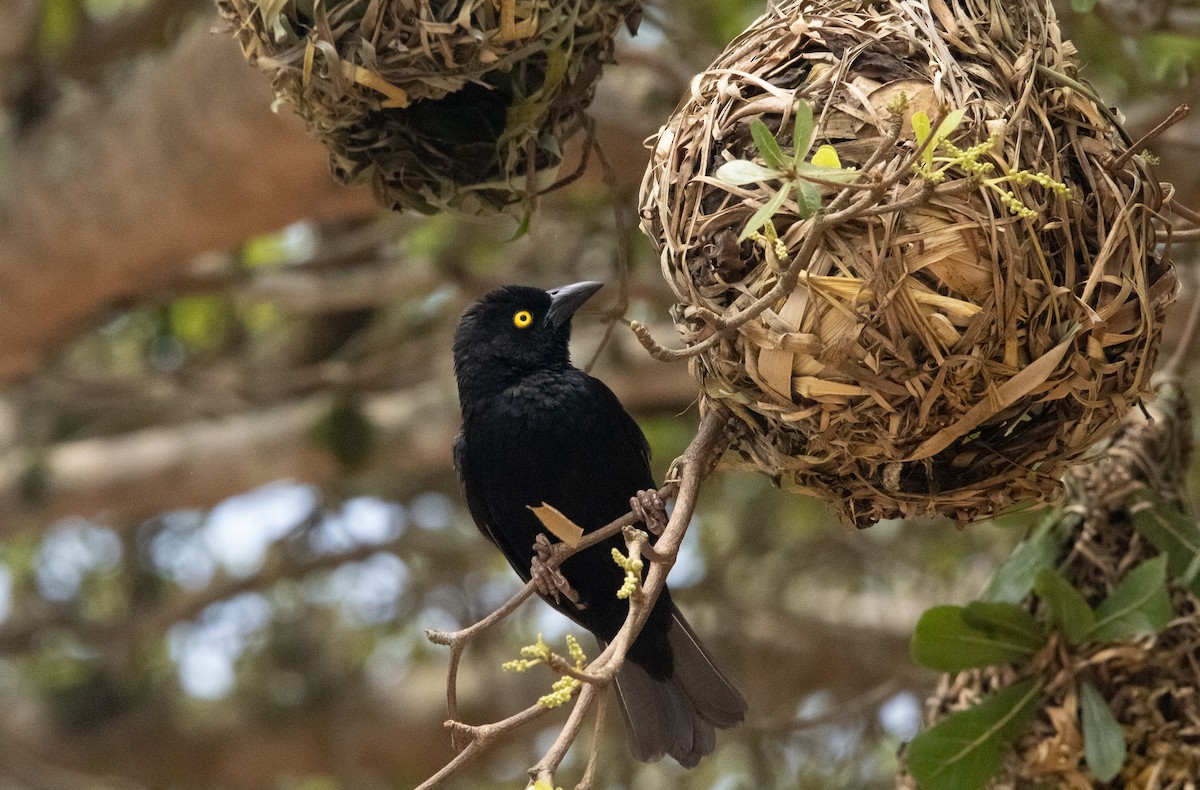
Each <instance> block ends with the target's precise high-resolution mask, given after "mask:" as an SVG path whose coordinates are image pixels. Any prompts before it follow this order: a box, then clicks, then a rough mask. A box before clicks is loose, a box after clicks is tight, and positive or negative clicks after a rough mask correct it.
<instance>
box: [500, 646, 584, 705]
mask: <svg viewBox="0 0 1200 790" xmlns="http://www.w3.org/2000/svg"><path fill="white" fill-rule="evenodd" d="M567 654H568V655H570V657H571V660H572V661H573V662H574V668H575V669H576V670H577V671H583V668H584V665H585V664H587V656H586V655H584V652H583V648H582V647H580V646H579V640H577V639H576V638H575V637H574V636H572V635H571V634H567ZM556 658H557V659H558V660H559V661H561V660H563V659H561V658H559V657H557V656H555V655H554V651H552V650H551V649H550V646H549V645H547V644H546V643H545V641H543V639H542V635H541V634H538V638H537V642H535V643H533V644H532V645H526V646H525V647H523V648H521V657H520V658H518V659H515V660H513V661H505V662H504V663H503V664H501V667H502V668H503V669H505V670H507V671H509V672H524V671H526V670H527V669H529V668H530V667H534V666H537V665H538V664H546V665H547V666H551V665H553V664H554V662H555V659H556ZM581 682H582V681H580V680H578V679H577V678H573V677H571V676H570V675H563V676H562V677H561V678H559V679H558V680H556V681H554V685H552V686H551V687H550V688H551V691H550V693H549V694H546V695H544V696H541V697H539V698H538V704H539V705H541V706H542V707H543V708H557V707H559V706H561V705H563V704H565V703H567V702H569V701H570V700H571V697H573V696H574V695H575V691H576V689H578V688H579V685H580V683H581Z"/></svg>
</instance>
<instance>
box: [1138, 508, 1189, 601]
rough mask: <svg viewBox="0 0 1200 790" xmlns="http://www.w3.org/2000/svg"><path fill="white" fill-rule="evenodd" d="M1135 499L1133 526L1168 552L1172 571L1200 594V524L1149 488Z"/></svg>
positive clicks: (1153, 543)
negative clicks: (1199, 569) (1199, 571)
mask: <svg viewBox="0 0 1200 790" xmlns="http://www.w3.org/2000/svg"><path fill="white" fill-rule="evenodd" d="M1131 500H1132V501H1131V502H1130V505H1129V513H1130V516H1131V520H1132V521H1133V528H1134V529H1136V530H1137V531H1138V532H1139V533H1140V534H1141V536H1142V537H1143V538H1145V539H1146V540H1148V541H1150V543H1151V545H1153V546H1154V548H1156V549H1158V550H1159V551H1160V552H1161V553H1163V554H1165V555H1167V569H1168V570H1169V571H1170V572H1171V575H1172V576H1173V577H1175V578H1177V579H1179V580H1180V582H1181V583H1182V584H1183V585H1184V586H1186V587H1188V588H1190V589H1191V591H1192V592H1193V593H1195V594H1196V595H1200V574H1198V573H1197V569H1198V568H1200V525H1197V523H1196V520H1195V519H1194V518H1192V517H1191V516H1188V515H1185V514H1184V513H1181V512H1179V510H1178V509H1177V508H1174V507H1172V506H1171V505H1168V504H1167V503H1165V502H1163V501H1162V499H1161V498H1160V497H1159V496H1158V494H1156V493H1154V492H1153V491H1151V490H1149V489H1143V490H1142V491H1140V492H1138V493H1137V494H1134V495H1133V497H1131Z"/></svg>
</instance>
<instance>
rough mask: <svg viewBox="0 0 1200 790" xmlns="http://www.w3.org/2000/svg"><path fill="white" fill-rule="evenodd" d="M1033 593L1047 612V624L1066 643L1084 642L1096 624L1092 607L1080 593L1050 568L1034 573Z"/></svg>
mask: <svg viewBox="0 0 1200 790" xmlns="http://www.w3.org/2000/svg"><path fill="white" fill-rule="evenodd" d="M1033 591H1034V592H1035V593H1037V594H1038V596H1039V597H1040V598H1041V599H1042V601H1044V602H1045V604H1046V606H1047V608H1048V609H1049V610H1050V622H1051V624H1052V625H1054V626H1056V627H1057V628H1059V629H1060V630H1061V631H1062V632H1063V634H1064V635H1066V637H1067V641H1068V642H1070V643H1071V644H1073V645H1077V644H1079V643H1080V642H1082V641H1083V640H1084V639H1086V638H1087V637H1088V635H1089V631H1090V630H1091V628H1092V627H1093V626H1094V625H1095V623H1096V616H1095V614H1094V613H1093V612H1092V607H1090V606H1088V602H1087V599H1086V598H1084V597H1083V593H1081V592H1079V590H1076V589H1075V588H1074V587H1073V586H1071V583H1070V582H1069V581H1067V580H1066V579H1064V578H1063V577H1062V574H1060V573H1059V572H1058V571H1056V570H1054V569H1053V568H1046V569H1044V570H1042V571H1041V572H1039V573H1038V575H1037V578H1036V579H1035V580H1034V582H1033Z"/></svg>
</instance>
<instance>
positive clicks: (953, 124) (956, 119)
mask: <svg viewBox="0 0 1200 790" xmlns="http://www.w3.org/2000/svg"><path fill="white" fill-rule="evenodd" d="M966 115H967V111H966V110H962V109H959V110H952V111H951V112H949V113H947V114H946V117H945V118H943V119H942V122H941V123H940V124H938V129H937V133H936V134H935V135H934V140H933V147H935V148H936V147H937V146H939V145H941V144H942V140H945V139H947V138H948V137H950V135H952V134H954V130H955V129H957V128H958V126H959V124H961V123H962V120H963V118H965V117H966Z"/></svg>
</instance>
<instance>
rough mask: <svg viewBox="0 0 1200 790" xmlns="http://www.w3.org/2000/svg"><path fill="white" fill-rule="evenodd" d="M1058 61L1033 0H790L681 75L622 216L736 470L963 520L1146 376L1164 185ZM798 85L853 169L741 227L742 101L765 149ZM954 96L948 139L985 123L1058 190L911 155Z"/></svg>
mask: <svg viewBox="0 0 1200 790" xmlns="http://www.w3.org/2000/svg"><path fill="white" fill-rule="evenodd" d="M1073 55H1074V49H1073V48H1072V46H1071V45H1070V43H1069V42H1065V41H1063V40H1062V38H1061V36H1060V33H1059V29H1058V27H1057V24H1056V21H1055V16H1054V10H1053V8H1052V6H1051V5H1050V4H1049V3H1048V2H1046V1H1045V0H1022V1H1021V2H999V1H998V0H992V2H989V1H988V0H961V1H960V2H955V3H945V2H941V1H940V0H931V2H929V3H913V2H908V1H907V0H881V1H880V2H872V3H862V2H859V1H858V0H826V1H825V2H820V1H819V0H791V1H790V2H781V3H780V4H778V6H777V7H775V8H773V9H772V10H771V11H769V12H768V14H767V15H765V16H763V17H762V18H760V19H759V20H758V21H756V22H755V23H754V24H753V25H752V26H751V27H750V28H749V29H748V30H747V31H746V32H745V33H743V34H742V35H741V36H740V37H738V38H737V39H736V40H734V41H733V43H731V44H730V45H729V47H728V48H727V49H726V50H725V52H724V53H723V54H722V55H721V56H720V57H719V58H718V59H717V60H716V62H714V63H713V64H712V66H711V67H710V68H709V69H708V70H707V71H706V72H704V73H703V74H701V75H700V76H698V77H697V78H696V79H695V80H693V82H692V88H691V93H690V95H689V96H688V97H686V98H685V100H684V101H683V102H682V104H681V105H680V107H679V108H678V109H677V110H676V112H675V114H674V115H673V116H672V118H671V119H670V121H669V122H668V123H667V124H666V126H665V127H664V128H663V130H662V131H661V132H660V135H659V138H658V141H657V146H656V149H655V152H654V156H653V159H652V162H651V164H650V167H649V170H648V171H647V173H646V177H645V180H644V182H643V185H642V207H641V211H642V225H643V229H644V230H645V231H646V233H647V234H648V235H649V236H650V237H651V239H652V240H653V241H654V242H655V243H656V244H657V246H658V248H659V250H660V252H661V263H662V268H663V272H664V274H665V276H666V278H667V280H668V282H669V283H670V285H671V286H672V288H673V290H674V292H675V296H676V298H677V300H678V304H677V305H676V308H675V312H674V316H675V321H676V325H677V328H678V330H679V332H680V334H681V335H682V338H683V340H684V342H685V343H686V344H687V345H688V346H689V347H693V348H691V349H690V353H693V354H695V356H693V358H692V373H693V375H694V376H695V377H696V378H697V379H698V380H699V382H700V384H701V386H702V390H703V395H702V397H703V398H704V399H705V400H706V401H710V402H711V401H720V402H722V403H724V404H725V405H726V406H728V407H729V408H730V409H731V410H733V411H734V412H735V413H736V414H737V415H738V416H739V418H740V420H741V422H742V423H744V430H742V432H741V435H740V437H739V439H738V441H737V445H736V446H737V448H738V449H739V450H740V451H741V453H742V455H743V456H744V457H745V458H746V459H748V460H749V461H750V462H751V463H753V465H755V466H756V467H757V468H759V469H761V470H762V471H764V472H766V473H767V474H770V475H772V476H775V477H776V478H777V479H779V480H780V481H781V482H782V483H783V484H785V485H788V486H791V487H795V488H798V489H799V490H802V491H805V492H808V493H814V494H817V495H819V496H821V497H822V498H824V499H826V500H827V501H829V502H830V503H831V504H833V505H834V506H835V507H837V508H839V509H841V510H842V512H843V513H844V515H845V517H846V519H847V520H848V521H850V522H852V523H855V524H857V525H858V526H860V527H865V526H869V525H870V524H872V523H874V521H875V520H877V519H880V518H893V517H907V516H915V515H923V514H931V513H935V512H936V513H942V514H946V515H949V516H951V517H953V518H955V519H957V520H959V521H960V522H964V521H968V520H972V519H975V518H978V517H979V516H980V515H982V514H984V513H987V512H989V511H992V510H994V509H996V508H998V507H1000V506H1003V505H1005V504H1007V503H1009V502H1010V501H1013V500H1018V499H1042V498H1045V497H1047V496H1048V495H1049V494H1051V493H1052V492H1053V491H1054V489H1055V487H1056V486H1057V484H1058V480H1059V478H1060V476H1061V473H1062V471H1063V469H1064V466H1065V464H1066V463H1067V462H1068V461H1070V460H1071V459H1073V458H1075V457H1076V456H1078V455H1079V454H1080V453H1082V452H1083V451H1084V450H1085V449H1086V448H1088V447H1089V446H1090V445H1091V444H1093V443H1094V442H1095V441H1096V440H1097V439H1099V438H1101V437H1102V436H1103V435H1104V434H1105V433H1106V432H1108V431H1110V430H1111V429H1112V427H1113V426H1114V425H1115V424H1116V423H1117V421H1118V420H1119V419H1120V417H1121V415H1122V414H1124V413H1125V411H1126V410H1127V409H1128V408H1129V407H1130V405H1131V404H1133V403H1135V402H1137V401H1138V400H1139V398H1141V397H1142V396H1143V394H1144V392H1145V390H1146V388H1147V386H1148V382H1149V378H1150V372H1151V368H1152V365H1153V361H1154V357H1155V350H1156V346H1157V344H1158V340H1159V333H1160V332H1159V330H1160V323H1161V320H1162V318H1163V315H1164V312H1165V309H1166V307H1167V305H1168V304H1169V303H1170V301H1171V300H1172V298H1173V297H1174V293H1175V290H1176V282H1175V279H1174V276H1173V272H1172V269H1171V267H1170V265H1169V263H1167V262H1166V261H1164V260H1163V259H1161V258H1160V256H1159V254H1158V252H1157V251H1156V249H1155V236H1154V233H1155V228H1154V226H1153V223H1152V221H1153V220H1154V219H1155V217H1156V211H1157V210H1158V209H1159V207H1160V205H1161V200H1162V187H1161V185H1160V184H1159V182H1158V180H1157V178H1156V177H1155V176H1154V174H1153V173H1152V172H1151V170H1150V168H1149V165H1148V163H1147V161H1146V158H1145V157H1143V156H1141V155H1139V154H1136V153H1135V152H1132V151H1131V152H1129V154H1128V155H1125V154H1126V149H1127V147H1128V146H1129V141H1128V138H1127V137H1126V136H1125V133H1124V132H1123V131H1122V129H1121V128H1120V126H1119V123H1118V119H1116V118H1115V117H1114V116H1113V113H1111V112H1110V111H1109V110H1107V109H1106V108H1105V107H1104V106H1102V105H1101V104H1099V103H1097V101H1096V100H1094V99H1093V98H1091V94H1090V91H1089V90H1088V89H1087V88H1086V86H1084V85H1082V84H1080V83H1079V82H1078V81H1077V78H1076V74H1077V66H1076V63H1075V61H1074V60H1073ZM798 100H804V101H805V102H806V103H807V104H808V105H809V106H810V107H811V108H812V110H813V112H814V115H815V117H816V130H815V137H814V142H813V147H814V149H815V148H816V147H817V146H819V145H822V144H829V145H832V146H833V148H834V149H835V150H836V152H837V153H838V156H839V158H840V162H841V164H842V165H843V166H853V167H857V168H859V169H860V171H861V172H860V173H859V176H858V178H857V184H858V185H859V186H857V187H855V188H851V189H845V188H844V187H842V186H841V185H840V184H837V183H826V184H824V185H822V186H821V194H822V198H823V208H822V209H821V210H820V211H818V212H817V214H816V215H815V217H813V218H812V219H809V220H801V219H800V207H799V206H798V204H797V200H796V198H795V194H796V193H794V192H793V197H791V198H790V199H788V200H787V201H786V202H784V204H783V205H782V207H781V208H780V209H779V210H778V211H777V212H776V213H775V214H774V217H773V225H774V228H775V230H776V231H777V232H778V237H779V242H780V243H778V244H771V243H764V242H762V241H755V240H753V239H750V240H747V241H743V242H741V243H739V242H738V241H737V237H738V235H739V233H740V231H742V229H743V228H744V227H745V226H746V225H747V221H748V219H749V218H750V217H751V215H753V214H754V213H755V212H756V210H758V209H759V208H760V207H761V206H762V205H763V204H764V203H766V202H767V201H768V200H770V198H771V197H772V196H773V195H774V194H776V193H778V191H779V182H778V181H767V182H760V183H757V184H750V185H749V186H744V187H739V186H730V185H729V184H727V183H724V182H722V181H721V180H719V179H717V178H716V177H715V174H716V171H717V169H718V168H719V167H720V166H721V165H722V164H723V163H725V162H727V161H730V160H734V159H751V160H755V161H757V162H763V161H764V160H763V158H762V157H761V154H760V152H759V150H758V148H757V146H756V145H755V144H754V143H753V140H752V134H751V132H750V122H751V121H752V120H753V119H756V118H759V119H762V120H763V122H764V123H765V124H766V125H767V127H768V128H769V130H770V131H771V132H772V133H773V134H776V135H777V139H778V140H779V142H780V143H781V144H782V147H783V148H784V150H785V151H787V150H788V147H789V146H790V145H791V144H792V140H791V136H792V134H791V129H792V126H793V120H792V115H793V113H794V112H795V111H796V110H795V108H796V107H797V101H798ZM957 110H962V111H964V112H965V116H964V118H963V121H962V123H961V124H960V125H959V126H958V127H957V129H956V131H955V132H954V133H953V135H952V136H951V137H950V138H949V140H950V141H951V142H952V143H954V144H955V145H957V146H958V148H959V149H967V148H969V147H971V146H975V145H977V144H981V143H985V142H986V141H988V140H989V139H990V140H992V141H993V143H994V145H993V148H992V150H991V152H990V153H988V154H986V156H985V157H984V160H983V161H986V163H987V164H989V165H991V167H992V175H993V176H1003V175H1005V174H1011V173H1013V172H1015V171H1018V170H1025V171H1027V172H1029V173H1040V174H1042V175H1044V176H1048V177H1049V178H1051V179H1053V180H1054V181H1057V182H1062V183H1065V184H1066V185H1067V186H1068V187H1069V188H1070V191H1069V194H1063V193H1062V191H1061V190H1060V191H1059V192H1055V191H1053V190H1051V189H1048V188H1045V187H1044V185H1043V184H1039V183H1037V182H1036V181H1026V182H1025V183H1016V182H1014V181H1010V182H1006V184H1005V186H1004V187H1003V188H1002V189H995V188H992V187H990V186H988V185H987V184H985V183H983V182H982V181H981V180H980V179H979V178H972V177H971V176H970V175H969V174H968V173H967V172H965V171H964V170H963V169H961V168H959V167H952V168H951V169H950V170H949V171H947V172H946V173H945V176H946V179H945V180H944V181H942V182H941V183H940V184H937V185H936V186H935V185H934V184H933V183H932V182H931V181H930V179H928V178H925V177H922V176H920V175H918V174H917V173H916V172H915V170H914V162H917V161H918V160H919V159H920V157H921V156H922V152H920V151H918V146H917V144H916V142H915V135H914V132H913V125H912V119H913V117H914V115H915V114H916V113H917V112H918V111H922V112H924V113H926V114H927V115H928V116H929V117H930V118H932V119H933V125H934V127H935V128H936V127H937V125H938V120H939V118H943V117H946V116H947V115H948V114H949V113H951V112H953V111H957ZM1039 178H1040V176H1039ZM1043 180H1045V179H1043ZM869 184H875V185H877V188H876V189H874V190H871V189H865V188H862V186H861V185H869ZM1004 191H1009V192H1011V193H1012V196H1013V197H1015V198H1016V199H1017V200H1019V201H1020V202H1021V203H1022V204H1024V206H1025V207H1026V208H1027V209H1030V210H1032V211H1033V212H1034V213H1035V214H1036V216H1035V217H1034V218H1032V219H1029V218H1025V217H1022V216H1020V215H1019V214H1018V213H1016V212H1015V211H1014V209H1013V208H1012V207H1011V202H1010V203H1009V204H1006V201H1008V198H1007V197H1006V196H1004V195H1003V194H1002V192H1004ZM792 283H794V286H793V285H792ZM757 310H761V313H756V312H755V311H757ZM749 316H753V318H749ZM748 318H749V320H747V319H748ZM742 321H744V323H740V322H742Z"/></svg>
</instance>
